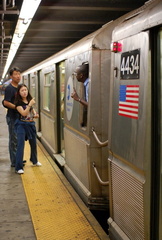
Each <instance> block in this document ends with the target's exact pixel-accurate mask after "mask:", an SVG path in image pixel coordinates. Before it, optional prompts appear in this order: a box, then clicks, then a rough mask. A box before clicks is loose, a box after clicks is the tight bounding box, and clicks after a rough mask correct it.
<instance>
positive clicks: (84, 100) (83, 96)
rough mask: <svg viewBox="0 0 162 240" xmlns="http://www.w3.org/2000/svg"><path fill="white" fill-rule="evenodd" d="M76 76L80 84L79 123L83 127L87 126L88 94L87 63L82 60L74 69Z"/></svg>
mask: <svg viewBox="0 0 162 240" xmlns="http://www.w3.org/2000/svg"><path fill="white" fill-rule="evenodd" d="M76 78H77V80H78V82H80V83H82V84H81V85H80V93H79V96H80V100H81V102H80V118H79V121H80V125H81V127H83V128H85V127H86V126H87V112H88V106H87V104H88V95H89V64H88V62H83V63H82V64H81V65H80V66H78V67H77V70H76Z"/></svg>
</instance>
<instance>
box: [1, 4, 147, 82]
mask: <svg viewBox="0 0 162 240" xmlns="http://www.w3.org/2000/svg"><path fill="white" fill-rule="evenodd" d="M28 1H30V0H28ZM145 2H146V0H131V1H130V0H42V1H41V3H40V5H39V8H38V10H37V12H36V13H35V15H34V17H33V20H32V22H31V24H30V25H29V28H28V30H27V32H26V34H25V36H24V38H23V40H22V42H21V44H20V46H19V48H18V51H17V53H16V55H15V57H14V60H13V62H12V63H11V65H10V67H9V68H11V67H13V66H17V67H19V68H20V69H21V71H22V72H23V71H25V70H27V69H28V68H30V67H32V66H33V65H35V64H37V63H39V62H41V61H43V60H44V59H46V58H48V57H50V56H51V55H53V54H55V53H57V52H58V51H60V50H62V49H64V48H65V47H67V46H69V45H71V44H72V43H74V42H76V41H78V40H79V39H81V38H83V37H84V36H86V35H88V34H90V33H92V32H94V31H95V30H97V29H99V28H100V27H101V26H102V25H104V24H105V23H107V22H109V21H111V20H115V19H116V18H118V17H120V16H122V15H124V14H125V13H127V12H130V11H132V10H134V9H136V8H138V7H140V6H142V5H143V4H144V3H145ZM22 3H23V0H17V1H16V0H1V3H0V22H1V37H0V52H1V55H0V79H1V77H2V73H3V70H4V67H5V64H6V60H7V57H8V53H9V49H10V45H11V41H12V37H13V34H14V31H15V27H16V24H17V21H18V17H19V13H20V10H21V6H22ZM31 8H32V6H31Z"/></svg>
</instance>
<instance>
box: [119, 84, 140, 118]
mask: <svg viewBox="0 0 162 240" xmlns="http://www.w3.org/2000/svg"><path fill="white" fill-rule="evenodd" d="M138 104H139V85H120V92H119V115H121V116H125V117H129V118H134V119H138Z"/></svg>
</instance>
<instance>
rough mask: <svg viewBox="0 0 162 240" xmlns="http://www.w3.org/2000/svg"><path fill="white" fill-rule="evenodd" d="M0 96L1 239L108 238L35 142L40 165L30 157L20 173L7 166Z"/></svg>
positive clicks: (8, 161) (3, 114) (5, 134)
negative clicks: (35, 163) (35, 164)
mask: <svg viewBox="0 0 162 240" xmlns="http://www.w3.org/2000/svg"><path fill="white" fill-rule="evenodd" d="M1 100H2V96H0V124H1V131H0V239H1V240H23V239H29V240H35V239H37V240H73V239H79V240H97V239H101V240H108V239H109V238H108V236H107V235H106V233H105V232H104V231H103V229H102V228H101V226H100V225H99V223H98V222H97V221H96V219H95V218H94V217H93V215H92V214H91V212H90V211H89V210H88V209H87V207H86V206H85V204H84V203H83V202H82V200H81V199H80V198H79V196H78V195H77V193H76V192H75V191H74V189H73V188H72V187H71V185H70V184H69V182H68V181H67V179H66V178H65V177H64V175H63V174H62V172H61V171H60V169H59V168H58V167H57V165H56V164H55V163H54V161H53V160H52V159H51V157H50V156H49V155H48V153H47V152H46V151H45V149H44V148H43V146H42V145H41V144H40V143H39V142H38V159H39V161H40V162H41V163H42V166H41V167H33V166H32V164H31V163H30V161H29V154H30V148H29V145H28V142H27V143H26V146H25V153H24V159H25V160H27V163H26V165H25V168H24V171H25V173H24V174H22V175H18V174H16V173H15V170H14V168H11V167H10V160H9V153H8V128H7V124H6V120H5V115H6V111H5V109H4V108H3V106H2V104H1Z"/></svg>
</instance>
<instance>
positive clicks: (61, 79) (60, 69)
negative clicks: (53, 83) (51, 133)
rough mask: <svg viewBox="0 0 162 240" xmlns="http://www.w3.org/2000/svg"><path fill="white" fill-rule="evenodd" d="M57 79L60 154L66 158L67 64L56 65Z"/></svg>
mask: <svg viewBox="0 0 162 240" xmlns="http://www.w3.org/2000/svg"><path fill="white" fill-rule="evenodd" d="M56 78H57V130H58V135H57V139H58V152H59V153H61V155H62V156H63V157H65V148H64V88H65V62H60V63H58V64H57V65H56Z"/></svg>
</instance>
